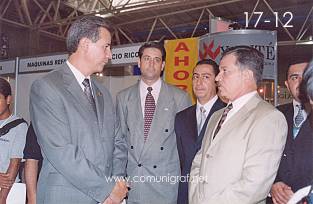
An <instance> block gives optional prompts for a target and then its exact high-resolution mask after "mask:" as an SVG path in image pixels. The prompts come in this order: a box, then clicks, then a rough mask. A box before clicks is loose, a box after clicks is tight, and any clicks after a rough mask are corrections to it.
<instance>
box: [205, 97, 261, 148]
mask: <svg viewBox="0 0 313 204" xmlns="http://www.w3.org/2000/svg"><path fill="white" fill-rule="evenodd" d="M261 100H262V99H261V98H260V97H259V96H257V95H256V96H253V97H252V98H251V99H250V100H249V101H248V102H247V103H246V104H245V105H244V106H243V107H241V109H240V110H239V111H238V112H237V113H235V115H233V116H232V117H231V118H230V119H229V120H228V121H227V122H226V123H224V124H223V126H222V128H221V129H220V131H219V132H218V133H217V135H216V136H215V138H214V139H213V137H211V140H213V141H212V146H213V145H215V144H216V143H218V142H219V141H220V140H221V139H222V138H223V137H224V136H225V135H227V134H230V132H231V131H232V130H234V129H236V127H239V126H240V124H241V123H242V121H244V120H245V119H246V118H247V117H249V116H250V114H249V112H250V111H251V110H253V109H254V108H256V106H257V104H258V103H259V102H260V101H261ZM222 113H223V112H222ZM221 115H222V114H221ZM219 119H220V117H219ZM217 123H218V122H217ZM216 127H217V124H216V125H215V128H214V131H215V129H216ZM214 131H213V132H212V134H213V133H214Z"/></svg>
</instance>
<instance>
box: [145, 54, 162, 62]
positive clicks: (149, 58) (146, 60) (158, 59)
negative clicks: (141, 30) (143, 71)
mask: <svg viewBox="0 0 313 204" xmlns="http://www.w3.org/2000/svg"><path fill="white" fill-rule="evenodd" d="M142 59H143V61H144V62H150V61H153V62H154V63H161V62H162V59H161V58H159V57H154V58H152V57H150V56H147V55H145V56H142Z"/></svg>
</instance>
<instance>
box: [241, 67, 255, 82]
mask: <svg viewBox="0 0 313 204" xmlns="http://www.w3.org/2000/svg"><path fill="white" fill-rule="evenodd" d="M243 76H244V80H254V76H253V71H251V70H250V69H244V70H243Z"/></svg>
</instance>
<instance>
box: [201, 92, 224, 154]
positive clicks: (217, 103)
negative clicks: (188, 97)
mask: <svg viewBox="0 0 313 204" xmlns="http://www.w3.org/2000/svg"><path fill="white" fill-rule="evenodd" d="M225 106H226V104H225V103H224V102H223V101H222V100H221V99H219V98H218V99H217V100H216V101H215V103H214V104H213V106H212V108H211V110H210V112H209V114H208V116H207V117H206V120H205V122H204V124H203V127H202V129H201V132H200V134H199V136H198V142H197V143H200V145H201V142H202V139H203V136H204V133H205V131H206V126H207V125H208V122H209V120H210V118H211V116H212V114H213V113H214V112H216V111H217V110H219V109H221V108H223V107H225ZM199 148H200V147H199Z"/></svg>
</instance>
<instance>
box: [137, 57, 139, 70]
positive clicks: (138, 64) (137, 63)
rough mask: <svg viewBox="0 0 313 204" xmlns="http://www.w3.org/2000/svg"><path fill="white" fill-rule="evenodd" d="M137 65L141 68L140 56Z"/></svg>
mask: <svg viewBox="0 0 313 204" xmlns="http://www.w3.org/2000/svg"><path fill="white" fill-rule="evenodd" d="M137 65H138V67H139V68H140V58H138V60H137Z"/></svg>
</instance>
